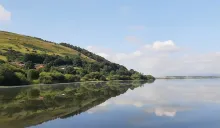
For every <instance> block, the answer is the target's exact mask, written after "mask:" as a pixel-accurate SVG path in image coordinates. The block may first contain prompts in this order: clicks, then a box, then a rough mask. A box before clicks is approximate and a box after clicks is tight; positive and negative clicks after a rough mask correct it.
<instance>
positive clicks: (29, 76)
mask: <svg viewBox="0 0 220 128" xmlns="http://www.w3.org/2000/svg"><path fill="white" fill-rule="evenodd" d="M38 78H39V72H38V71H37V70H34V69H30V70H28V72H27V79H28V80H29V81H31V80H36V79H38Z"/></svg>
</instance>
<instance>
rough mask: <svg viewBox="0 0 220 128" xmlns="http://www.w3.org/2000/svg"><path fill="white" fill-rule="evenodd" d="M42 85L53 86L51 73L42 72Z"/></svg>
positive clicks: (40, 78) (40, 79)
mask: <svg viewBox="0 0 220 128" xmlns="http://www.w3.org/2000/svg"><path fill="white" fill-rule="evenodd" d="M39 81H40V83H43V84H52V83H53V82H52V81H53V78H52V77H51V76H50V73H47V72H41V73H40V77H39Z"/></svg>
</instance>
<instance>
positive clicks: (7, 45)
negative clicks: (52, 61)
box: [0, 31, 94, 61]
mask: <svg viewBox="0 0 220 128" xmlns="http://www.w3.org/2000/svg"><path fill="white" fill-rule="evenodd" d="M3 49H6V50H7V49H13V50H15V51H19V52H22V53H32V52H33V51H36V52H37V53H38V54H49V55H53V54H55V55H60V56H65V55H78V54H79V52H78V51H76V50H73V49H71V48H67V47H64V46H62V45H59V44H57V43H52V42H48V41H44V40H42V39H38V38H34V37H29V36H24V35H19V34H14V33H9V32H3V31H0V51H4V50H3ZM81 57H82V58H84V59H86V60H88V61H94V60H93V59H91V58H89V57H87V56H85V55H83V54H81Z"/></svg>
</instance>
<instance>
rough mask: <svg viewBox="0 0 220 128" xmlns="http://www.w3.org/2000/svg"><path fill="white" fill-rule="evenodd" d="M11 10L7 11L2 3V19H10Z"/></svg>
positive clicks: (0, 13)
mask: <svg viewBox="0 0 220 128" xmlns="http://www.w3.org/2000/svg"><path fill="white" fill-rule="evenodd" d="M10 20H11V12H9V11H7V10H6V9H5V8H4V7H3V6H2V5H0V21H10Z"/></svg>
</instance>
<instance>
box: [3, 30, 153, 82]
mask: <svg viewBox="0 0 220 128" xmlns="http://www.w3.org/2000/svg"><path fill="white" fill-rule="evenodd" d="M1 34H2V33H0V36H1ZM19 37H20V36H19ZM20 38H21V37H20ZM22 38H26V37H22ZM28 38H30V37H28ZM36 39H38V38H34V40H36ZM15 41H18V42H19V40H15ZM40 41H43V40H41V39H40ZM24 43H25V46H28V47H29V48H33V51H36V52H33V51H32V52H27V49H26V52H24V53H23V52H21V51H18V50H16V49H14V47H8V48H7V49H6V48H4V49H3V51H4V52H2V51H1V49H0V55H1V56H4V57H5V58H7V61H6V62H5V61H2V60H0V86H1V85H4V86H7V85H9V86H11V85H23V84H38V83H43V84H51V83H64V82H78V81H106V80H150V79H154V77H152V76H146V75H143V74H142V73H139V72H137V71H134V70H133V69H131V70H128V69H127V68H126V67H124V66H122V65H119V64H116V63H112V62H110V61H108V60H106V59H105V58H103V57H101V56H98V55H96V54H94V53H92V52H89V51H87V50H85V49H82V48H79V47H77V46H72V45H70V44H67V43H61V44H60V45H59V44H56V45H55V44H48V42H44V43H42V42H41V43H42V45H43V44H45V45H50V46H51V45H53V47H59V48H60V50H61V49H66V50H69V51H71V50H72V51H75V52H74V53H78V54H65V55H63V54H62V53H60V54H62V55H58V54H48V53H47V52H42V51H41V53H38V52H37V49H38V50H42V48H37V46H35V45H36V44H35V45H34V44H27V42H24ZM1 45H2V44H1ZM23 45H24V44H23ZM16 46H17V45H16ZM38 47H39V46H38ZM45 50H47V51H50V50H51V49H50V48H47V49H46V48H44V51H45ZM57 50H58V51H59V49H57ZM88 58H89V59H88ZM91 60H92V61H91Z"/></svg>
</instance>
